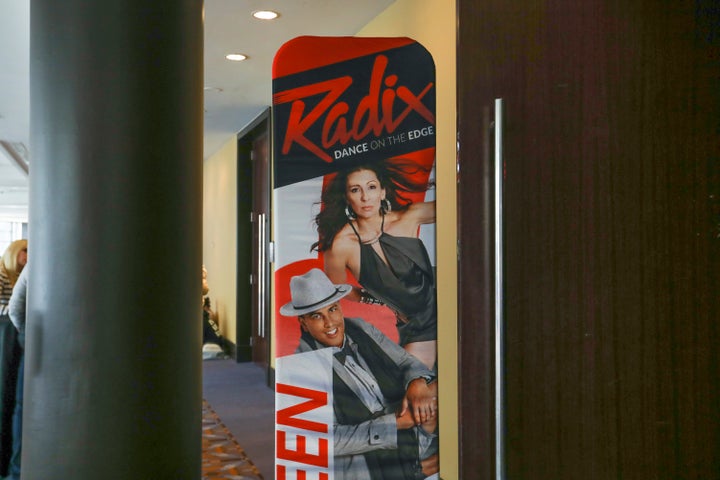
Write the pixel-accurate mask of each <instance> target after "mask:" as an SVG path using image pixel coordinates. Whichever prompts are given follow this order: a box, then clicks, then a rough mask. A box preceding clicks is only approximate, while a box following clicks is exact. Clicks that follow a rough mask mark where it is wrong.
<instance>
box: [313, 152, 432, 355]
mask: <svg viewBox="0 0 720 480" xmlns="http://www.w3.org/2000/svg"><path fill="white" fill-rule="evenodd" d="M422 170H423V167H422V166H420V165H418V164H416V163H414V162H411V161H407V160H402V159H393V160H386V161H383V162H378V163H373V164H366V165H362V166H358V167H356V168H352V169H349V170H346V171H341V172H338V173H337V174H336V176H335V177H334V178H333V180H332V181H331V182H330V183H329V184H328V185H327V187H326V188H325V189H324V190H323V192H322V196H321V211H320V213H319V214H318V215H317V216H316V218H315V222H316V224H317V228H318V234H319V240H318V242H316V243H315V244H313V246H312V249H317V250H318V251H319V252H322V253H323V255H324V269H325V273H326V274H327V275H328V277H329V278H330V280H331V281H333V282H334V283H344V282H345V281H346V278H347V273H346V269H348V270H350V272H351V273H352V274H353V276H354V277H355V279H357V281H358V283H359V284H360V285H361V288H357V287H356V288H354V289H353V292H352V293H351V294H350V295H348V297H347V298H348V299H350V300H354V301H357V302H361V303H366V304H379V305H382V304H385V305H387V306H388V307H389V308H391V309H392V310H393V311H394V312H395V315H396V319H397V321H396V326H397V328H398V333H399V343H400V345H401V346H402V347H403V348H405V350H407V351H408V352H409V353H411V354H413V355H414V356H415V357H417V358H418V359H420V360H421V361H422V362H423V363H424V364H425V365H427V366H428V367H429V368H435V361H436V359H437V302H436V297H435V275H434V272H433V267H432V264H431V262H430V257H429V255H428V253H427V249H426V248H425V245H424V244H423V242H422V241H421V240H420V239H419V238H418V234H419V227H420V225H423V224H429V223H434V222H435V202H434V201H430V202H416V203H413V202H412V201H411V200H410V199H409V198H408V194H412V193H419V192H424V191H426V190H427V189H428V184H427V182H426V179H427V176H428V175H427V173H428V172H422ZM418 173H421V175H418ZM422 173H424V174H422Z"/></svg>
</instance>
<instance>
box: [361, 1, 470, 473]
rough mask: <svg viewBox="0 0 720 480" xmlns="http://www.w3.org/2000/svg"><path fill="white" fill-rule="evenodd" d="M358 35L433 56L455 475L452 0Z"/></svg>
mask: <svg viewBox="0 0 720 480" xmlns="http://www.w3.org/2000/svg"><path fill="white" fill-rule="evenodd" d="M358 36H374V37H383V36H384V37H410V38H412V39H414V40H416V41H418V42H420V43H421V44H422V45H423V46H424V47H425V48H426V49H427V50H428V51H429V52H430V54H431V55H432V56H433V59H434V60H435V70H436V80H437V89H436V91H437V107H436V113H437V119H436V120H437V138H436V144H437V160H436V175H437V178H436V182H437V192H436V193H437V210H438V211H437V224H436V231H437V265H438V268H437V273H438V286H437V293H438V350H439V352H438V353H439V362H438V366H439V374H438V375H439V378H440V382H441V388H440V399H439V401H440V422H441V426H440V428H441V431H442V435H441V437H440V474H441V476H442V478H444V479H446V480H450V479H456V478H458V458H457V452H458V443H457V433H458V432H457V425H458V410H457V402H458V397H457V389H458V383H457V378H458V372H457V249H456V245H457V228H456V226H457V216H456V204H455V196H456V195H455V183H456V182H455V178H456V174H455V172H456V169H455V138H456V127H455V104H456V103H455V90H456V88H455V84H456V81H455V50H456V48H455V0H398V1H397V2H395V3H394V4H392V5H391V6H390V7H389V8H388V9H387V10H385V11H384V12H383V13H382V14H380V15H379V16H378V17H376V18H375V19H374V20H373V21H372V22H370V23H369V24H368V25H367V26H366V27H365V28H364V29H362V30H361V31H360V33H358Z"/></svg>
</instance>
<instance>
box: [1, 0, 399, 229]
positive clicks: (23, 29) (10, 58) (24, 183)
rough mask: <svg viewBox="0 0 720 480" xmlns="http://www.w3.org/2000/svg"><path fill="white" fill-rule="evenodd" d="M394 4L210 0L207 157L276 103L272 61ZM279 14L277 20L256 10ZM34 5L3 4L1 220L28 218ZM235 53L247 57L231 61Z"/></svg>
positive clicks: (7, 0) (382, 0)
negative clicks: (286, 49)
mask: <svg viewBox="0 0 720 480" xmlns="http://www.w3.org/2000/svg"><path fill="white" fill-rule="evenodd" d="M392 3H394V0H361V1H360V0H266V1H262V0H205V118H204V157H205V158H207V157H209V156H211V155H213V154H214V153H216V152H217V151H218V150H219V149H220V147H221V146H222V145H224V144H225V143H226V142H227V141H229V140H230V139H231V138H232V137H233V135H235V134H236V133H237V132H238V131H240V130H242V129H243V127H245V126H246V125H247V124H248V123H250V122H251V121H252V120H253V119H254V118H255V117H256V116H257V115H258V114H259V113H261V112H262V111H263V110H264V109H265V108H266V107H267V106H268V105H270V102H271V78H272V77H271V68H272V59H273V56H274V55H275V52H276V51H277V49H278V48H279V47H280V46H281V45H282V44H283V43H285V42H286V41H288V40H290V39H292V38H295V37H297V36H300V35H328V36H335V35H338V36H344V35H354V34H355V33H357V32H358V31H359V30H360V29H361V28H362V27H363V26H365V25H366V24H367V23H368V22H369V21H370V20H372V19H373V18H375V17H376V16H377V15H378V14H379V13H381V12H382V11H383V10H385V9H386V8H387V7H388V6H390V5H391V4H392ZM256 10H274V11H277V12H278V13H279V14H280V16H279V17H278V18H277V19H275V20H272V21H261V20H256V19H255V18H253V17H252V15H251V14H252V12H254V11H256ZM29 24H30V0H0V66H1V67H0V221H26V220H27V203H28V178H27V173H26V170H28V168H29V170H30V171H31V170H32V166H30V167H28V163H30V162H29V161H28V159H29V158H31V156H32V152H31V151H30V150H31V148H30V145H29V130H30V91H29V90H30V86H29V85H30V82H29V76H30V75H29V71H30V67H29V43H30V33H29ZM229 53H243V54H245V55H247V57H248V59H247V60H245V61H242V62H232V61H229V60H226V59H225V55H227V54H229Z"/></svg>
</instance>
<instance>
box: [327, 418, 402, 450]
mask: <svg viewBox="0 0 720 480" xmlns="http://www.w3.org/2000/svg"><path fill="white" fill-rule="evenodd" d="M397 430H398V423H397V420H396V418H395V414H393V413H389V414H386V415H382V416H380V417H377V418H374V419H372V420H367V421H365V422H362V423H359V424H357V425H339V424H336V425H335V426H334V427H333V432H334V435H333V437H334V449H335V455H357V454H361V453H367V452H371V451H373V450H388V449H392V448H397Z"/></svg>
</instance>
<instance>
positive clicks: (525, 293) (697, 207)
mask: <svg viewBox="0 0 720 480" xmlns="http://www.w3.org/2000/svg"><path fill="white" fill-rule="evenodd" d="M458 15H459V34H458V39H459V46H458V122H459V123H458V130H459V145H460V152H459V163H460V175H459V191H458V199H459V206H458V208H459V219H460V220H459V221H460V225H459V236H460V251H461V256H460V265H459V272H460V290H459V296H460V298H459V302H460V308H459V310H460V315H461V318H460V355H459V358H460V371H461V372H462V375H463V377H462V378H461V387H460V389H461V391H460V396H461V406H460V409H461V413H460V417H461V418H462V419H463V422H462V425H461V433H460V436H461V438H460V444H461V451H460V455H461V474H462V475H461V477H462V478H479V479H490V478H496V477H495V470H496V468H498V469H500V470H501V471H502V473H504V474H505V477H504V478H508V479H513V480H522V479H529V480H545V479H547V480H562V479H568V480H575V479H590V480H592V479H597V480H608V479H620V478H622V479H638V480H646V479H667V480H671V479H672V480H674V479H685V478H687V479H690V478H692V479H700V478H702V479H713V478H719V477H720V473H719V472H720V375H719V372H720V369H719V368H718V364H719V362H718V360H720V359H719V358H718V348H717V346H718V340H719V339H720V338H719V335H718V326H717V322H718V319H720V315H719V313H720V311H719V309H718V298H719V296H720V295H719V294H718V292H720V289H719V287H720V285H719V282H718V272H720V255H718V253H720V252H719V249H720V238H719V235H718V234H719V233H720V226H719V224H720V223H719V218H720V201H719V199H720V136H719V135H718V134H719V133H720V83H719V81H718V79H719V78H720V15H719V14H718V8H717V4H716V3H713V2H710V1H705V0H703V1H695V2H693V1H685V0H680V1H677V2H669V3H668V2H662V3H658V2H649V1H630V2H627V1H623V2H621V1H610V0H587V1H582V2H577V1H570V0H531V1H526V2H506V1H501V0H460V1H459V2H458ZM495 98H503V99H504V105H505V111H504V117H505V122H504V125H503V127H504V145H503V147H504V199H503V221H504V230H503V232H502V233H503V236H504V242H503V246H504V258H505V262H504V265H503V270H502V272H503V275H504V279H505V283H504V293H505V301H504V305H503V307H504V310H505V315H504V331H505V338H504V344H503V345H504V351H505V356H504V358H503V362H504V372H505V376H504V378H503V385H504V390H505V391H504V400H503V404H502V405H501V406H502V408H503V413H504V421H503V422H502V424H501V425H497V429H499V431H500V432H501V433H502V435H501V438H502V439H501V441H500V443H499V444H498V443H497V442H496V441H495V439H496V436H495V433H496V425H495V418H496V417H495V415H494V408H495V402H494V399H495V389H494V378H493V372H494V371H495V365H494V357H493V342H494V328H493V325H492V321H493V316H494V313H495V308H496V306H495V305H494V303H493V299H492V296H491V295H489V293H488V289H492V288H493V282H494V278H495V277H494V273H493V272H494V262H493V257H492V249H493V245H494V242H493V235H494V233H495V231H494V228H493V226H492V225H493V223H492V222H486V221H485V218H486V217H483V215H491V213H489V212H492V205H493V194H494V189H493V186H492V182H491V180H492V176H493V173H494V171H493V167H492V165H491V164H489V163H488V162H487V161H486V160H484V159H483V158H484V157H483V152H484V151H486V150H487V148H488V145H487V144H486V143H484V142H483V138H484V137H486V136H484V135H483V134H482V133H483V127H482V125H483V111H484V107H485V106H490V105H492V103H493V100H494V99H495ZM485 111H487V110H485ZM486 115H487V114H486ZM497 453H500V455H499V456H498V455H496V454H497ZM496 461H497V465H496Z"/></svg>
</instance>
